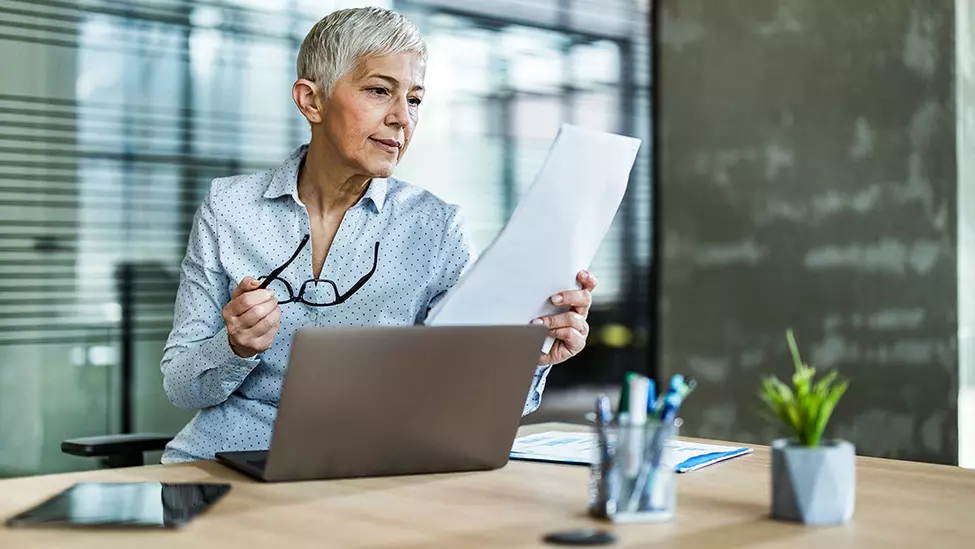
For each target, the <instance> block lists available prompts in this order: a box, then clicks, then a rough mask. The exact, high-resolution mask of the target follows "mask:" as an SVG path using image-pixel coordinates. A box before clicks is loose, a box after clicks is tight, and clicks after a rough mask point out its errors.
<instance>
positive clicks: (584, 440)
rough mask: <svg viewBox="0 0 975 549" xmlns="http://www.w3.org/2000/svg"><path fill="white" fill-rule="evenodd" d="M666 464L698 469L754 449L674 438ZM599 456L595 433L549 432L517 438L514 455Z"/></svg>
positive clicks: (579, 459) (582, 459) (565, 459)
mask: <svg viewBox="0 0 975 549" xmlns="http://www.w3.org/2000/svg"><path fill="white" fill-rule="evenodd" d="M666 448H667V450H668V451H667V452H666V453H665V456H666V457H665V459H664V463H665V464H667V465H668V466H670V467H673V468H674V469H675V470H676V471H677V472H679V473H686V472H690V471H695V470H697V469H700V468H701V467H706V466H708V465H712V464H714V463H718V462H719V461H724V460H726V459H731V458H733V457H738V456H741V455H744V454H748V453H751V451H752V449H751V448H744V447H736V446H721V445H717V444H697V443H693V442H683V441H680V440H673V441H671V442H669V443H667V445H666ZM597 455H598V445H597V442H596V434H595V433H591V432H581V433H578V432H571V431H546V432H544V433H538V434H534V435H527V436H524V437H519V438H517V439H515V443H514V445H512V447H511V457H512V458H515V459H529V460H539V461H557V462H561V463H578V464H580V465H589V464H591V463H592V462H593V461H594V460H595V459H596V456H597Z"/></svg>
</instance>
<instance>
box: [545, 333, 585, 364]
mask: <svg viewBox="0 0 975 549" xmlns="http://www.w3.org/2000/svg"><path fill="white" fill-rule="evenodd" d="M548 335H550V336H552V337H554V338H556V339H558V340H560V341H562V342H563V343H564V344H565V345H564V346H565V349H566V350H567V351H568V352H569V356H573V355H575V354H577V353H578V352H579V351H581V350H583V349H584V348H585V347H586V336H584V335H582V333H581V332H580V331H579V330H577V329H575V328H556V329H554V330H549V331H548ZM555 347H556V346H555V345H553V346H552V348H553V349H554V348H555ZM549 354H551V353H549ZM565 358H568V357H565ZM563 360H564V359H563Z"/></svg>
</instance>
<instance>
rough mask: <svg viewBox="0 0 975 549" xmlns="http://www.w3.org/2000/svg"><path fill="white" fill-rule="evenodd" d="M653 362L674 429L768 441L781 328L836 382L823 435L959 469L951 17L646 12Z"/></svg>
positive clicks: (702, 9) (869, 8)
mask: <svg viewBox="0 0 975 549" xmlns="http://www.w3.org/2000/svg"><path fill="white" fill-rule="evenodd" d="M659 6H660V9H662V21H661V32H662V40H661V41H662V44H661V50H660V52H659V56H660V57H659V62H660V66H659V70H660V79H659V86H660V88H659V89H660V94H659V98H660V102H661V103H660V109H661V117H662V119H661V120H660V121H659V123H660V124H661V127H660V132H661V133H660V136H661V144H660V146H661V150H660V157H659V158H660V166H661V179H660V193H661V194H660V199H661V201H662V202H661V204H662V211H663V216H662V220H661V225H662V232H663V238H664V240H663V263H662V272H661V277H662V302H661V307H662V324H663V325H662V333H661V345H662V361H663V362H662V367H663V370H664V371H665V372H672V371H679V372H683V373H686V374H690V375H692V376H695V377H696V378H698V380H699V381H700V388H699V390H698V391H697V392H696V393H695V394H694V395H693V396H692V400H689V401H688V404H687V407H686V410H685V411H684V414H683V415H684V417H685V429H684V432H685V433H687V434H689V435H702V436H709V437H719V438H731V439H737V440H744V441H752V442H761V443H764V442H768V440H769V439H770V438H771V437H773V436H774V435H776V434H777V431H775V430H774V429H772V428H770V427H769V426H768V425H766V424H765V423H764V422H762V420H761V419H760V417H759V416H758V414H757V410H758V409H759V404H760V403H759V401H758V399H757V397H756V394H757V392H756V391H757V388H758V383H759V377H760V376H761V375H764V374H768V373H776V374H778V375H779V376H780V377H788V376H789V375H790V373H791V369H792V366H791V361H790V360H789V358H788V351H787V348H786V342H785V337H784V331H785V330H786V328H788V327H792V328H794V329H795V331H796V334H797V337H798V340H799V344H800V349H801V350H802V351H803V354H804V358H806V359H807V361H809V362H811V363H812V364H814V365H815V366H817V367H819V368H821V369H827V368H833V367H836V368H838V369H839V371H840V372H841V374H843V375H844V376H846V377H848V378H849V379H851V381H852V386H851V389H850V391H849V393H848V394H847V396H846V398H845V399H844V400H843V401H842V402H841V404H840V406H839V408H838V409H837V412H836V416H835V419H834V422H833V423H832V428H831V429H830V431H829V434H830V435H833V436H841V437H844V438H849V439H851V440H853V441H854V442H855V443H856V444H857V446H858V450H859V452H860V453H862V454H867V455H877V456H891V457H898V458H904V459H918V460H927V461H936V462H947V463H953V462H955V461H956V460H957V445H958V442H957V414H956V410H957V406H956V402H957V392H958V385H957V384H958V352H957V337H956V335H957V325H958V312H959V311H958V306H957V285H956V284H957V274H958V260H957V254H956V244H957V235H956V209H955V208H956V197H957V180H956V158H955V156H956V138H955V124H954V121H955V95H954V87H953V71H954V43H953V30H954V4H953V2H952V1H951V0H889V1H884V2H850V1H849V0H788V1H787V0H740V1H737V2H711V1H707V0H662V1H660V2H659Z"/></svg>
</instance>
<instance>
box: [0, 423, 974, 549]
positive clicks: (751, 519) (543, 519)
mask: <svg viewBox="0 0 975 549" xmlns="http://www.w3.org/2000/svg"><path fill="white" fill-rule="evenodd" d="M571 428H572V427H569V426H566V425H558V424H543V425H536V426H531V427H525V428H523V430H522V434H525V433H530V432H537V431H540V430H550V429H571ZM857 477H858V478H857V481H858V489H857V509H856V514H855V516H854V519H853V522H852V523H850V524H849V525H846V526H840V527H820V528H808V527H803V526H798V525H793V524H784V523H780V522H777V521H772V520H770V519H768V518H767V516H768V508H769V452H768V450H767V449H766V448H756V450H755V453H754V454H752V455H749V456H744V457H740V458H736V459H734V460H731V461H728V462H725V463H721V464H718V465H715V466H713V467H711V468H707V469H702V470H699V471H696V472H693V473H688V474H685V475H681V476H680V478H679V495H678V503H677V506H678V513H677V517H676V518H675V520H674V521H673V522H670V523H664V524H650V525H627V526H612V525H608V524H605V523H602V522H599V521H596V520H593V519H590V518H588V517H587V516H586V514H585V507H586V498H587V495H586V494H587V478H588V470H587V469H586V468H585V467H580V466H571V465H554V464H542V463H530V462H517V461H513V462H511V463H509V464H508V465H507V466H506V467H505V468H503V469H501V470H499V471H491V472H484V473H458V474H452V475H430V476H415V477H392V478H377V479H358V480H343V481H331V482H302V483H287V484H262V483H257V482H253V481H251V480H250V479H248V478H247V477H244V476H242V475H239V474H237V473H235V472H233V471H231V470H229V469H227V468H225V467H223V466H221V465H218V464H216V463H214V462H203V463H197V464H183V465H175V466H149V467H138V468H132V469H122V470H111V471H110V470H105V471H90V472H85V473H77V474H65V475H51V476H42V477H28V478H21V479H12V480H5V481H0V518H3V519H5V518H6V517H8V516H10V515H12V514H15V513H16V512H17V511H19V510H21V509H24V508H26V507H28V506H30V505H31V504H33V503H35V502H37V501H39V500H41V499H43V498H45V497H47V496H49V495H52V494H54V493H55V492H57V491H59V490H61V489H63V488H66V487H67V486H69V485H70V484H72V483H74V482H76V481H93V480H101V481H141V480H145V481H169V482H198V481H224V482H231V483H233V485H234V487H233V490H232V491H231V492H230V494H228V496H227V497H225V498H224V499H223V500H221V501H220V502H219V503H218V504H217V505H216V506H215V507H214V508H213V509H211V510H210V511H209V512H208V513H207V514H205V515H203V516H201V517H199V518H198V519H197V520H196V521H195V522H194V523H192V524H190V525H189V526H188V527H186V528H185V529H183V530H181V531H139V532H119V531H104V532H99V531H68V530H13V529H8V528H2V527H0V548H3V549H14V548H18V549H19V548H21V547H29V548H54V547H85V548H92V549H96V548H97V549H108V548H115V547H118V548H125V549H150V548H156V547H158V548H165V549H177V548H179V549H182V548H184V547H186V548H196V547H200V548H205V549H217V548H223V547H227V548H235V549H236V548H240V547H255V546H256V547H265V548H269V549H284V548H285V547H287V548H289V549H290V548H291V547H323V548H343V547H355V548H370V549H375V548H386V547H389V548H393V547H396V548H404V549H421V548H422V549H433V548H443V549H459V548H464V547H506V548H507V547H546V545H544V544H543V543H542V542H541V541H540V539H541V536H542V535H543V534H545V533H546V532H549V531H553V530H563V529H567V528H579V527H592V526H596V527H606V528H609V529H611V530H613V531H615V532H616V533H617V534H618V536H619V543H618V544H617V545H616V547H654V548H657V547H661V548H662V547H687V548H693V549H707V548H711V547H714V548H720V549H727V548H733V547H762V548H778V547H782V548H790V549H797V548H805V547H809V548H812V547H816V548H828V549H840V548H845V547H863V548H874V547H876V548H883V549H892V548H896V547H905V548H907V547H910V548H912V549H913V548H927V547H938V548H942V547H973V546H975V541H973V540H975V471H967V470H963V469H959V468H954V467H946V466H939V465H929V464H920V463H908V462H898V461H889V460H880V459H870V458H860V459H859V461H858V469H857ZM547 547H552V546H547Z"/></svg>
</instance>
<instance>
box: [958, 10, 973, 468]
mask: <svg viewBox="0 0 975 549" xmlns="http://www.w3.org/2000/svg"><path fill="white" fill-rule="evenodd" d="M956 6H957V8H956V9H957V16H956V24H955V29H956V31H955V36H956V37H957V46H956V50H957V54H956V61H955V63H956V65H955V66H956V70H955V73H956V75H957V76H956V79H957V84H956V86H957V95H958V101H957V105H958V107H957V113H958V116H957V118H958V124H957V127H958V133H957V135H958V366H959V377H960V379H959V386H960V390H959V395H958V446H959V448H958V453H959V457H958V461H959V464H960V465H962V466H964V467H975V9H973V7H972V2H971V1H970V0H957V2H956Z"/></svg>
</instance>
